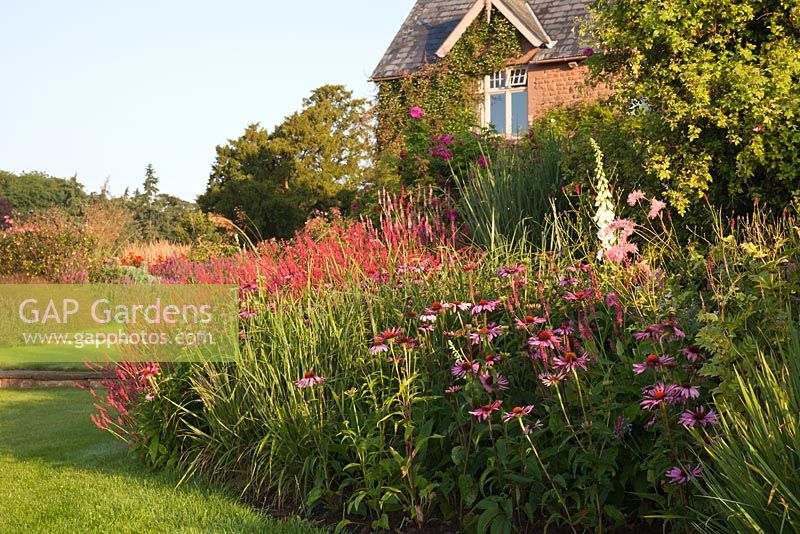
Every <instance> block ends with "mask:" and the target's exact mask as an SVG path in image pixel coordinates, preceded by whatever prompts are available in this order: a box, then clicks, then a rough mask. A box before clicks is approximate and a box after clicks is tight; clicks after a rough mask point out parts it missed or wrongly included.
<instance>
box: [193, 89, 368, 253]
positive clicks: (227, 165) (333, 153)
mask: <svg viewBox="0 0 800 534" xmlns="http://www.w3.org/2000/svg"><path fill="white" fill-rule="evenodd" d="M366 115H367V101H366V100H364V99H354V98H353V95H352V93H351V92H350V91H347V90H346V89H345V88H344V87H343V86H340V85H326V86H323V87H320V88H318V89H316V90H314V91H313V92H312V94H311V96H310V97H308V98H306V99H304V100H303V108H302V110H300V111H299V112H296V113H294V114H292V115H290V116H289V117H287V118H286V119H285V120H284V122H283V123H282V124H280V125H279V126H278V127H276V128H275V130H274V131H273V132H272V133H271V134H270V133H267V131H266V130H264V129H263V128H261V126H260V125H259V124H251V125H250V126H248V127H247V128H246V129H245V132H244V134H243V135H242V136H241V137H239V138H238V139H232V140H229V142H228V144H227V145H224V146H218V147H217V158H216V161H215V162H214V164H213V166H212V170H211V176H210V178H209V181H208V188H207V190H206V192H205V193H204V194H203V195H201V196H200V197H199V198H198V204H199V205H200V207H201V208H202V209H203V210H206V211H209V212H215V213H219V214H221V215H224V216H226V217H228V218H230V219H233V220H237V221H239V222H241V223H243V224H244V225H245V226H246V227H249V228H251V229H252V231H253V234H254V235H255V236H256V237H264V238H269V237H289V236H291V235H292V233H293V232H294V231H295V230H296V229H297V228H298V227H300V226H301V225H302V224H303V222H304V221H305V220H306V219H307V218H308V216H309V215H310V214H311V212H312V211H314V210H317V209H323V210H324V209H328V208H331V207H341V206H342V205H343V204H345V202H346V199H347V197H348V194H349V193H351V192H352V191H353V190H354V189H355V188H356V187H357V186H358V184H360V182H361V180H362V177H363V176H364V172H365V167H366V163H367V161H368V159H369V155H370V126H369V124H368V123H367V121H366V120H365V117H366Z"/></svg>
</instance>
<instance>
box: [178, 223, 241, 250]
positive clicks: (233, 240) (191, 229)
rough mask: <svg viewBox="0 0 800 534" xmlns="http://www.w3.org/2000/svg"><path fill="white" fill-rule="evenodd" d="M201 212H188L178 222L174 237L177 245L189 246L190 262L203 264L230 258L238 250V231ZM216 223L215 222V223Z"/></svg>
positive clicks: (230, 224) (229, 224)
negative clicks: (225, 257) (220, 258)
mask: <svg viewBox="0 0 800 534" xmlns="http://www.w3.org/2000/svg"><path fill="white" fill-rule="evenodd" d="M220 219H223V218H222V217H220V216H214V215H211V214H208V213H203V212H202V211H190V212H187V213H185V214H184V215H183V217H182V218H181V219H180V220H179V221H178V228H177V229H176V236H177V240H178V242H179V243H182V244H186V245H191V247H192V252H191V257H190V259H191V260H192V261H200V262H205V261H209V260H211V259H212V258H219V257H224V256H230V255H231V254H233V253H235V252H236V251H238V250H239V247H238V230H237V229H236V228H234V227H233V224H232V223H230V221H227V220H225V221H224V222H225V223H227V224H225V225H224V226H223V224H224V223H223V222H222V221H220ZM215 221H216V222H215Z"/></svg>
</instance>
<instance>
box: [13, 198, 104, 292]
mask: <svg viewBox="0 0 800 534" xmlns="http://www.w3.org/2000/svg"><path fill="white" fill-rule="evenodd" d="M6 217H7V218H6ZM92 250H93V240H92V238H91V236H90V235H89V234H88V232H87V230H86V227H85V225H84V224H83V223H82V222H81V221H79V220H78V219H76V218H74V217H72V216H70V215H69V214H67V213H66V212H65V211H63V210H60V209H56V208H53V209H50V210H47V211H46V212H43V213H40V214H36V215H31V216H28V217H24V218H23V217H20V216H15V217H8V216H4V223H3V225H2V226H0V276H24V277H30V278H43V279H46V280H47V281H49V282H52V283H85V282H86V281H87V270H88V269H90V268H91V265H92V263H93V261H92Z"/></svg>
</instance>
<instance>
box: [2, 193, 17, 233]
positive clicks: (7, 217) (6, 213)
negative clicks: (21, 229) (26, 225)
mask: <svg viewBox="0 0 800 534" xmlns="http://www.w3.org/2000/svg"><path fill="white" fill-rule="evenodd" d="M12 224H14V207H13V206H12V205H11V201H10V200H8V199H7V198H5V197H0V231H3V230H7V229H8V228H10V227H11V225H12Z"/></svg>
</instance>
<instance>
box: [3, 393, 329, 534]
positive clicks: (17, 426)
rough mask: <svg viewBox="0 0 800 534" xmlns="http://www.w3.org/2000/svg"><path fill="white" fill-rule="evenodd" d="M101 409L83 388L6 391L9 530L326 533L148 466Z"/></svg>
mask: <svg viewBox="0 0 800 534" xmlns="http://www.w3.org/2000/svg"><path fill="white" fill-rule="evenodd" d="M91 409H92V404H91V398H90V397H89V395H88V394H86V393H85V392H82V391H78V390H69V389H58V390H0V532H2V533H6V532H9V533H11V532H26V533H34V532H49V533H59V532H70V533H71V532H84V533H85V532H121V533H128V532H130V533H133V532H136V533H139V532H186V533H189V532H215V533H216V532H270V533H278V534H280V533H286V534H294V533H312V532H318V530H316V529H315V528H313V527H311V526H309V525H307V524H305V523H302V522H300V521H296V520H294V521H289V522H282V521H278V520H276V519H273V518H270V517H267V516H265V515H262V514H259V513H258V512H257V511H255V510H253V509H251V508H249V507H247V506H245V505H243V504H241V503H239V502H237V499H236V496H235V495H233V494H231V493H229V492H227V491H223V490H221V489H218V488H215V487H213V486H209V485H201V484H186V485H183V486H180V487H178V488H176V478H175V477H174V476H172V475H169V474H161V473H148V472H146V470H145V469H144V468H143V467H142V464H141V463H139V462H138V461H137V459H136V458H135V457H133V456H132V455H131V454H129V452H128V449H127V447H126V446H125V445H124V444H122V443H119V442H117V441H115V440H114V439H113V438H112V437H111V436H110V435H109V434H108V433H106V432H102V431H100V430H97V429H96V428H94V426H93V425H92V423H91V421H90V420H89V413H90V411H91Z"/></svg>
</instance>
